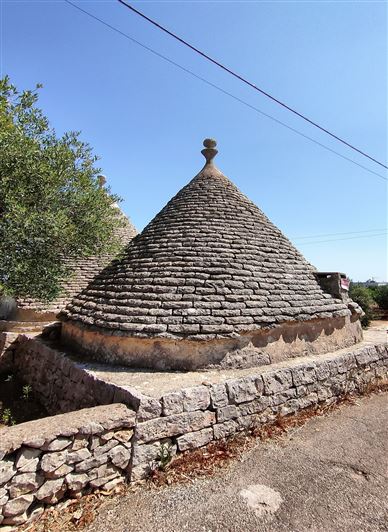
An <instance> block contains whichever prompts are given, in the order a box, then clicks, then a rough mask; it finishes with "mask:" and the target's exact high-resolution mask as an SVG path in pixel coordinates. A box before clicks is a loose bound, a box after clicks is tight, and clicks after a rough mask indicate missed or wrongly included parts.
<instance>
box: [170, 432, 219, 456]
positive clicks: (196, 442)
mask: <svg viewBox="0 0 388 532" xmlns="http://www.w3.org/2000/svg"><path fill="white" fill-rule="evenodd" d="M213 437H214V435H213V429H212V428H208V429H202V430H198V431H196V432H189V433H188V434H184V435H183V436H180V437H179V438H177V445H178V449H179V450H180V451H188V450H190V449H196V448H197V447H202V446H204V445H207V444H208V443H209V442H211V441H212V440H213Z"/></svg>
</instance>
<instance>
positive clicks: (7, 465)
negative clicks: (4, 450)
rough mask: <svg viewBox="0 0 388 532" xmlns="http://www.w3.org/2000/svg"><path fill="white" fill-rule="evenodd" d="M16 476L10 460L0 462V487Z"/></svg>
mask: <svg viewBox="0 0 388 532" xmlns="http://www.w3.org/2000/svg"><path fill="white" fill-rule="evenodd" d="M15 474H16V469H15V467H14V465H13V462H12V461H11V460H2V461H1V462H0V486H2V485H3V484H5V483H6V482H8V481H9V480H10V479H11V478H12V477H13V476H14V475H15Z"/></svg>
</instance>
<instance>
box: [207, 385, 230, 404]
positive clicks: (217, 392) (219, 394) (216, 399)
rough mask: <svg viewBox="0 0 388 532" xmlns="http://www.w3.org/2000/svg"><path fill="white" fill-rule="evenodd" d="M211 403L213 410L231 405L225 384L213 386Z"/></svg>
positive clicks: (211, 388)
mask: <svg viewBox="0 0 388 532" xmlns="http://www.w3.org/2000/svg"><path fill="white" fill-rule="evenodd" d="M210 402H211V406H212V408H214V409H215V408H222V407H223V406H226V405H227V404H228V403H229V398H228V394H227V392H226V386H225V384H213V386H211V387H210Z"/></svg>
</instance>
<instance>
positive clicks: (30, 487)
mask: <svg viewBox="0 0 388 532" xmlns="http://www.w3.org/2000/svg"><path fill="white" fill-rule="evenodd" d="M43 482H44V478H43V477H42V476H41V475H38V474H36V473H35V472H31V473H22V474H18V475H15V476H14V477H13V479H12V480H11V482H10V483H9V486H8V489H9V494H10V496H11V498H12V499H15V498H16V497H19V496H20V495H24V494H25V493H30V492H33V491H36V490H37V489H39V487H40V486H41V485H42V484H43Z"/></svg>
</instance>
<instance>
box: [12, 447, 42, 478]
mask: <svg viewBox="0 0 388 532" xmlns="http://www.w3.org/2000/svg"><path fill="white" fill-rule="evenodd" d="M41 454H42V451H41V450H40V449H31V448H29V447H23V448H22V449H20V451H19V452H18V455H17V458H16V460H15V466H16V468H17V469H18V470H19V472H23V473H28V472H31V471H36V469H37V467H38V463H39V456H40V455H41Z"/></svg>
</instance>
